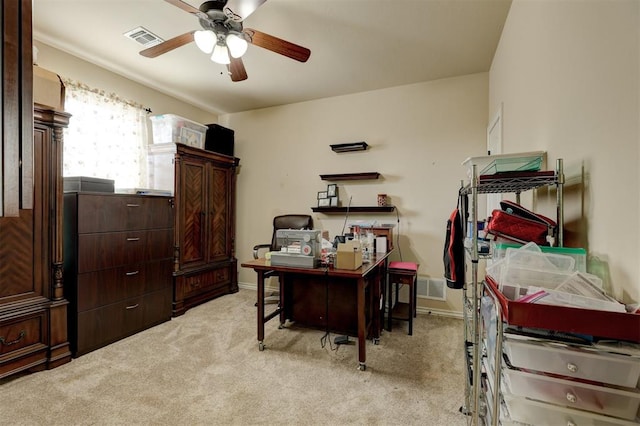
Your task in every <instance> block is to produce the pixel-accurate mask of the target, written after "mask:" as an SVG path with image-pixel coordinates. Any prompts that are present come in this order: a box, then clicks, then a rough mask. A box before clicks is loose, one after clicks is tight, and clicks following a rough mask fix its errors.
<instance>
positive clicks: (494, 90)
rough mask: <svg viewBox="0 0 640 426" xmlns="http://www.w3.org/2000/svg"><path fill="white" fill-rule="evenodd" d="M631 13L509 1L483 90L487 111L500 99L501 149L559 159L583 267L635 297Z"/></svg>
mask: <svg viewBox="0 0 640 426" xmlns="http://www.w3.org/2000/svg"><path fill="white" fill-rule="evenodd" d="M639 15H640V2H638V1H636V0H628V1H621V0H616V1H559V2H555V1H531V0H514V1H513V4H512V5H511V10H510V12H509V16H508V18H507V22H506V25H505V27H504V31H503V33H502V38H501V41H500V44H499V47H498V50H497V52H496V55H495V58H494V62H493V65H492V67H491V72H490V96H489V112H490V115H489V116H493V114H494V113H495V112H496V111H498V109H499V108H500V104H502V105H503V126H504V127H503V131H504V136H503V152H505V153H509V152H518V151H531V150H538V149H539V150H546V151H547V153H548V158H549V160H550V164H551V165H552V164H553V163H554V161H555V159H557V158H563V159H564V162H565V173H566V175H567V179H568V185H567V191H566V192H567V197H566V201H565V207H566V220H567V222H568V224H567V231H568V241H567V245H569V244H572V243H573V245H574V246H583V247H585V248H587V249H588V252H589V255H590V262H589V267H590V269H591V271H592V272H594V273H597V274H599V275H601V276H602V277H603V278H605V284H606V285H607V288H608V289H609V290H610V291H611V292H612V293H613V295H614V296H615V297H617V298H619V299H622V300H624V301H626V302H631V301H635V302H636V303H637V302H638V301H640V285H639V284H638V277H639V276H640V269H639V268H640V266H639V265H640V263H639V262H638V259H639V258H640V247H639V241H640V238H639V237H640V227H639V218H640V204H639V203H640V197H639V195H640V176H639V173H638V160H639V159H640V153H639V146H640V137H639V135H640V130H639V129H640V127H639V122H640V121H639V117H640V106H639V98H640V87H639V84H640V83H639V82H640V73H639V63H640V62H639V61H640V33H639V31H640V30H639V29H640V16H639ZM538 195H539V197H538V199H537V200H533V201H532V202H537V203H538V206H537V207H538V208H540V209H550V206H549V204H551V203H549V202H548V200H546V195H547V194H545V193H543V194H538ZM549 195H551V196H553V194H549ZM540 196H541V197H540ZM550 198H552V197H550ZM578 234H581V235H578Z"/></svg>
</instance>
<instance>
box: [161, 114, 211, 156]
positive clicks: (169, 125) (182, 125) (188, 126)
mask: <svg viewBox="0 0 640 426" xmlns="http://www.w3.org/2000/svg"><path fill="white" fill-rule="evenodd" d="M149 118H150V120H151V125H152V130H153V143H154V144H164V143H181V144H184V145H189V146H192V147H195V148H200V149H204V141H205V137H206V135H207V126H205V125H204V124H200V123H196V122H195V121H191V120H189V119H187V118H184V117H180V116H178V115H174V114H163V115H154V116H152V117H149Z"/></svg>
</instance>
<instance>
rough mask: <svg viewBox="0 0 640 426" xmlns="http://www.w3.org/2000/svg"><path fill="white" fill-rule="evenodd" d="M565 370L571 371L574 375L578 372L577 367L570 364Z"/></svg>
mask: <svg viewBox="0 0 640 426" xmlns="http://www.w3.org/2000/svg"><path fill="white" fill-rule="evenodd" d="M567 370H569V371H571V372H572V373H576V372H577V371H578V366H577V365H575V364H574V363H572V362H570V363H568V364H567Z"/></svg>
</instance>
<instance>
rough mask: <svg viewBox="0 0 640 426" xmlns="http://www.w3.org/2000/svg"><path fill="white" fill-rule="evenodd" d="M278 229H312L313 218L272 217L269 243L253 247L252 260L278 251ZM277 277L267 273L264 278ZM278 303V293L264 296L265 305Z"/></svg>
mask: <svg viewBox="0 0 640 426" xmlns="http://www.w3.org/2000/svg"><path fill="white" fill-rule="evenodd" d="M278 229H313V218H312V217H311V216H309V215H307V214H284V215H281V216H276V217H274V218H273V234H272V236H271V243H269V244H257V245H255V246H254V247H253V258H254V259H259V258H260V255H261V254H263V253H264V252H266V251H280V245H279V244H278V241H277V239H276V231H277V230H278ZM261 252H262V253H261ZM277 275H278V274H277V273H276V272H275V271H267V272H265V274H264V277H265V278H269V277H275V276H277ZM279 301H280V294H279V292H278V291H276V292H272V293H271V294H269V295H268V296H265V303H278V302H279Z"/></svg>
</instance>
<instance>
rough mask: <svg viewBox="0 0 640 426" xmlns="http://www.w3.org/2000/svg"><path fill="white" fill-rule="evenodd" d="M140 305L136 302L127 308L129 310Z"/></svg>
mask: <svg viewBox="0 0 640 426" xmlns="http://www.w3.org/2000/svg"><path fill="white" fill-rule="evenodd" d="M138 306H140V304H139V303H136V304H135V305H131V306H127V307H126V308H125V309H127V310H129V309H135V308H137V307H138Z"/></svg>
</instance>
